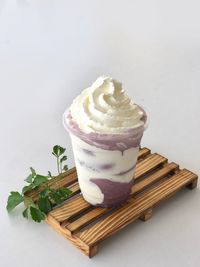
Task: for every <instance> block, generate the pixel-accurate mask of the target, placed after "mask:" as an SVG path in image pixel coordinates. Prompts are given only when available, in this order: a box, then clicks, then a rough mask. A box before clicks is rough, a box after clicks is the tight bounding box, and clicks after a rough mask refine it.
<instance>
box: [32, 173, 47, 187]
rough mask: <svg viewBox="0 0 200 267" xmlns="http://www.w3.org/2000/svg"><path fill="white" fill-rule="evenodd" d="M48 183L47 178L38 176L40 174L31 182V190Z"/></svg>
mask: <svg viewBox="0 0 200 267" xmlns="http://www.w3.org/2000/svg"><path fill="white" fill-rule="evenodd" d="M47 181H48V178H47V176H43V175H40V174H36V176H35V179H34V181H33V186H32V188H35V187H37V186H39V185H41V184H43V183H46V182H47Z"/></svg>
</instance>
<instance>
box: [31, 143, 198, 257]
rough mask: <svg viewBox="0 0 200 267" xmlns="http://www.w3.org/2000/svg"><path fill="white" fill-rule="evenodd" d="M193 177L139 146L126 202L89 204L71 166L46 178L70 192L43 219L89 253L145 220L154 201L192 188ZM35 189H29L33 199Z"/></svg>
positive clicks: (150, 214)
mask: <svg viewBox="0 0 200 267" xmlns="http://www.w3.org/2000/svg"><path fill="white" fill-rule="evenodd" d="M197 179H198V177H197V175H196V174H194V173H192V172H191V171H188V170H187V169H183V170H180V169H179V166H178V165H177V164H176V163H174V162H171V163H168V160H167V159H166V158H165V157H163V156H161V155H159V154H157V153H154V154H151V152H150V150H149V149H148V148H142V149H140V152H139V158H138V163H137V166H136V173H135V184H134V185H133V187H132V192H131V196H130V199H129V200H128V201H127V203H125V204H123V205H122V206H120V207H118V208H114V209H111V208H107V209H106V208H99V207H98V208H96V207H93V206H91V205H90V204H88V203H87V202H86V201H85V200H84V199H83V198H82V196H81V194H80V189H79V185H78V182H77V174H76V168H72V169H70V170H69V171H67V172H66V173H65V174H64V175H63V177H55V178H53V179H52V180H51V181H50V182H49V184H50V185H51V187H52V188H56V187H57V186H60V185H62V186H68V187H69V188H70V189H71V190H72V191H73V194H72V196H71V197H70V198H69V199H68V200H67V201H66V202H65V203H63V204H62V205H60V206H56V207H55V208H54V209H53V210H52V211H51V212H50V213H49V214H48V216H47V219H46V222H47V223H48V224H49V225H51V226H52V227H53V228H54V229H55V230H56V231H58V232H59V233H60V234H62V235H63V236H64V237H65V238H67V239H68V240H70V241H71V242H72V243H73V244H74V245H75V246H76V247H78V248H79V249H80V250H82V252H84V253H85V254H86V255H87V256H89V257H92V256H94V255H95V254H96V253H97V251H98V244H99V243H100V242H102V241H103V240H104V239H106V238H107V237H109V236H111V235H114V234H115V233H116V232H118V231H119V230H120V229H121V228H123V227H125V226H126V225H128V224H129V223H131V222H133V221H135V220H136V219H138V218H139V219H141V220H143V221H146V220H148V219H149V218H151V216H152V208H153V207H154V206H155V205H157V204H158V203H160V202H161V201H162V200H164V199H166V198H168V197H170V196H172V195H173V194H174V193H176V192H177V191H179V190H180V189H182V188H183V187H185V186H187V187H188V188H190V189H193V188H195V187H196V186H197ZM38 192H39V190H35V191H32V192H31V196H32V197H34V199H35V200H36V199H37V195H38Z"/></svg>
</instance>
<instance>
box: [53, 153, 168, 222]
mask: <svg viewBox="0 0 200 267" xmlns="http://www.w3.org/2000/svg"><path fill="white" fill-rule="evenodd" d="M147 160H148V161H149V164H147ZM143 162H144V166H143V165H142V164H143ZM166 162H167V159H166V158H164V157H162V156H160V155H158V154H152V155H150V156H149V157H148V159H145V160H144V161H142V162H140V163H138V166H139V167H138V168H137V167H136V173H135V179H138V178H141V177H142V175H144V174H146V173H148V172H150V171H152V170H155V169H156V168H157V167H159V166H161V165H162V164H164V163H166ZM137 170H138V171H137ZM90 207H91V205H90V204H89V203H87V202H86V201H85V200H84V199H83V198H82V196H80V195H79V196H77V197H76V198H74V199H73V200H71V201H70V200H69V201H68V202H66V203H64V204H63V205H61V206H59V207H58V208H55V209H54V210H52V211H51V212H50V213H51V215H52V216H53V217H54V218H55V219H57V220H58V221H59V222H63V221H64V220H67V219H69V218H71V217H73V216H76V215H77V214H79V213H81V212H83V211H84V210H86V209H88V208H90Z"/></svg>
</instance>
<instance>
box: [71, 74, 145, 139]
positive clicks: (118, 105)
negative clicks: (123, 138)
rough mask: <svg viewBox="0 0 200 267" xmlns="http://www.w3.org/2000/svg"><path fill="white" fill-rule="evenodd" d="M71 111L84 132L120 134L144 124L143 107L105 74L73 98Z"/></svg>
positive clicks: (119, 84)
mask: <svg viewBox="0 0 200 267" xmlns="http://www.w3.org/2000/svg"><path fill="white" fill-rule="evenodd" d="M70 112H71V116H72V119H73V120H74V121H75V122H76V123H77V125H78V126H79V128H80V129H81V130H82V131H84V132H87V133H91V132H94V133H101V134H120V133H124V132H126V131H127V130H130V129H134V128H137V127H140V126H143V125H144V119H143V118H144V112H143V110H142V109H141V108H140V107H139V106H138V105H136V104H135V103H133V101H132V100H131V99H130V98H129V97H128V96H127V95H126V94H125V91H124V89H123V88H122V84H121V83H120V82H118V81H116V80H114V79H112V78H110V77H105V76H101V77H99V78H98V79H97V80H96V81H95V82H94V83H93V84H92V86H91V87H89V88H86V89H84V90H83V91H82V93H81V94H80V95H79V96H77V97H76V98H75V99H74V101H73V103H72V105H71V106H70Z"/></svg>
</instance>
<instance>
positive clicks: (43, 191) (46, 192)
mask: <svg viewBox="0 0 200 267" xmlns="http://www.w3.org/2000/svg"><path fill="white" fill-rule="evenodd" d="M50 191H51V189H50V188H45V189H44V190H42V191H41V192H40V196H41V197H46V196H48V195H49V192H50Z"/></svg>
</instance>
